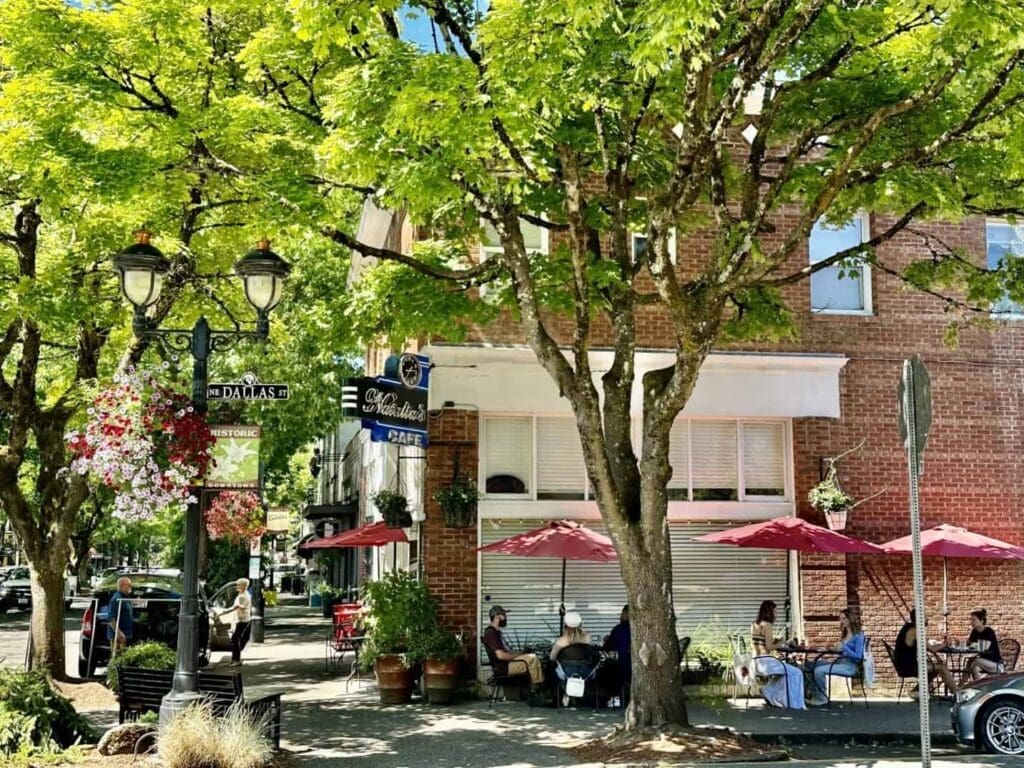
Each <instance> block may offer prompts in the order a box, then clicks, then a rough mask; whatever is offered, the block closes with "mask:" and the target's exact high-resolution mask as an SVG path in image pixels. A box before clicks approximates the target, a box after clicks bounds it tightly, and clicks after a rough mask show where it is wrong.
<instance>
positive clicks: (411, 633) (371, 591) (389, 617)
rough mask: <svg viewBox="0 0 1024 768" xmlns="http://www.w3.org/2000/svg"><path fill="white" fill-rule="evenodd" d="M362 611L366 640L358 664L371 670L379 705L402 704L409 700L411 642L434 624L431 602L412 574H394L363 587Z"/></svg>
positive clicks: (400, 572)
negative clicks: (363, 611) (375, 682)
mask: <svg viewBox="0 0 1024 768" xmlns="http://www.w3.org/2000/svg"><path fill="white" fill-rule="evenodd" d="M363 608H364V610H365V611H366V618H365V621H364V624H365V627H366V640H365V641H364V643H363V649H362V651H361V652H360V654H359V663H360V665H361V666H362V667H363V668H364V669H372V670H373V671H374V674H375V675H376V677H377V691H378V693H379V694H380V700H381V703H382V704H404V703H406V702H408V701H409V699H410V698H411V697H412V687H413V672H412V666H413V664H414V663H415V662H416V658H415V656H416V654H415V653H412V654H410V653H409V651H410V650H411V646H412V644H413V639H414V638H420V637H424V636H426V635H429V634H430V633H431V632H433V631H434V628H435V627H436V625H437V621H436V615H437V608H436V605H435V602H434V599H433V598H432V597H431V595H430V592H428V591H427V587H426V585H425V584H423V583H422V582H420V581H417V580H416V578H415V577H414V576H413V575H412V574H410V573H407V572H406V571H393V572H391V573H389V574H387V575H385V576H384V578H383V579H381V580H379V581H371V582H370V583H369V584H367V585H366V588H365V593H364V596H363Z"/></svg>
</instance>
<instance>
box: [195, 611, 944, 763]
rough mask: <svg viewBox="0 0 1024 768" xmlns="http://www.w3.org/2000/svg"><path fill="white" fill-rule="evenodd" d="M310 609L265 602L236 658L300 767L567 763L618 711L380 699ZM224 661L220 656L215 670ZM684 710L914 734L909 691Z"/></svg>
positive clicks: (749, 730)
mask: <svg viewBox="0 0 1024 768" xmlns="http://www.w3.org/2000/svg"><path fill="white" fill-rule="evenodd" d="M315 610H316V609H310V608H306V607H305V606H299V605H294V604H292V605H285V606H279V607H278V608H273V609H269V610H268V619H269V623H268V626H267V631H266V642H265V643H263V644H252V645H250V646H249V647H248V648H247V649H246V652H245V654H244V658H245V665H244V666H243V667H242V673H243V675H244V679H245V686H246V692H247V695H248V696H253V697H255V696H259V695H262V694H264V693H269V692H280V693H282V694H284V697H283V700H284V722H283V745H284V746H285V748H287V749H289V750H292V751H294V752H295V753H296V754H295V760H296V761H297V762H298V763H299V764H301V765H306V764H309V765H314V764H315V765H317V766H327V767H330V766H334V765H337V766H341V765H345V766H362V767H365V768H435V767H437V768H457V767H459V766H484V765H486V766H495V767H496V768H497V767H501V766H515V767H516V768H527V767H528V766H532V767H537V768H549V767H550V768H553V767H554V766H564V765H571V764H572V753H571V752H569V751H568V750H569V749H570V748H571V747H572V746H574V745H577V744H581V743H583V742H586V741H590V740H592V739H594V738H597V737H600V736H603V735H606V734H607V733H608V732H609V731H611V729H612V728H613V727H614V726H616V725H617V724H619V723H620V722H621V719H622V713H621V711H620V710H608V709H603V710H599V711H597V712H594V711H593V709H591V708H586V707H583V708H579V709H569V710H558V711H556V710H553V709H547V708H539V707H538V708H533V709H530V708H528V707H527V706H526V705H525V704H522V703H518V702H503V703H499V704H496V705H495V706H494V707H493V708H491V709H489V708H488V706H487V702H486V701H465V702H461V703H459V704H455V705H452V706H448V707H431V706H429V705H426V704H424V703H419V702H414V703H413V704H411V705H406V706H390V707H386V706H382V705H381V704H380V703H379V701H378V698H377V692H376V689H375V687H374V686H373V683H372V681H370V680H369V679H367V678H363V679H362V680H361V681H353V682H352V683H351V684H348V685H346V683H345V676H346V675H347V673H348V665H347V663H346V665H345V666H344V668H343V671H342V672H341V673H334V674H328V673H327V672H326V671H325V668H324V650H325V649H324V640H325V638H326V635H327V632H328V629H329V621H328V620H327V619H324V618H322V617H321V616H320V615H319V613H314V611H315ZM226 661H227V659H226V657H225V659H224V660H221V659H217V661H216V663H215V665H214V666H215V668H218V669H223V667H222V665H223V664H224V663H226ZM223 671H227V670H226V669H224V670H223ZM690 716H691V721H692V722H693V724H694V725H697V726H700V725H708V726H719V727H720V726H723V725H724V726H727V727H729V728H732V729H734V730H735V731H736V732H738V733H742V734H745V735H749V736H750V737H752V738H754V739H755V740H757V741H759V742H762V743H766V744H777V745H781V746H783V747H785V746H790V745H808V744H821V745H826V744H832V745H837V746H840V747H841V746H843V745H871V744H878V743H903V744H916V743H918V720H917V718H918V708H917V706H916V704H915V703H913V702H909V701H903V702H901V703H899V704H896V703H895V702H894V701H885V700H872V701H871V702H870V705H869V706H868V707H865V706H864V703H863V701H854V702H853V703H852V704H851V703H849V702H848V701H837V702H836V703H835V704H834V705H833V707H832V708H829V709H811V710H807V711H797V710H776V709H770V708H766V707H764V706H762V704H761V703H760V702H759V701H754V700H751V701H750V703H749V705H748V704H746V703H745V702H744V701H743V700H740V701H739V702H736V703H733V702H731V701H728V700H726V701H721V702H715V703H714V706H709V705H708V703H705V702H697V701H695V702H692V703H691V704H690ZM931 730H932V738H933V742H934V743H935V744H936V745H951V744H952V733H951V731H950V726H949V705H948V703H946V704H943V703H938V704H934V705H933V707H932V713H931ZM802 751H803V752H807V751H808V750H807V749H804V750H802ZM811 751H813V750H811Z"/></svg>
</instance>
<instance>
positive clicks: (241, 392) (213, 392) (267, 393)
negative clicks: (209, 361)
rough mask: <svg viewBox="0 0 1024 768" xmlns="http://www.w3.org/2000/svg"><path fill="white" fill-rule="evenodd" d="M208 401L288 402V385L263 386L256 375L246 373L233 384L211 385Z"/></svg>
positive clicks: (208, 388) (207, 392)
mask: <svg viewBox="0 0 1024 768" xmlns="http://www.w3.org/2000/svg"><path fill="white" fill-rule="evenodd" d="M206 399H207V400H287V399H288V385H287V384H261V383H260V380H259V379H258V378H256V374H255V373H246V374H244V375H243V376H242V378H241V379H239V380H238V381H237V382H234V383H232V384H210V385H209V386H207V388H206Z"/></svg>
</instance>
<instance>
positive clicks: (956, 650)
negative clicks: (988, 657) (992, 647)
mask: <svg viewBox="0 0 1024 768" xmlns="http://www.w3.org/2000/svg"><path fill="white" fill-rule="evenodd" d="M938 653H941V654H943V655H944V656H945V657H946V666H947V667H949V671H950V673H951V674H952V675H953V677H954V679H956V678H958V677H962V676H963V674H964V673H965V672H966V671H967V670H968V669H969V668H970V666H971V662H972V661H973V660H974V657H975V656H977V655H978V649H977V648H966V647H964V646H959V645H947V646H946V647H945V648H942V649H941V650H939V651H938Z"/></svg>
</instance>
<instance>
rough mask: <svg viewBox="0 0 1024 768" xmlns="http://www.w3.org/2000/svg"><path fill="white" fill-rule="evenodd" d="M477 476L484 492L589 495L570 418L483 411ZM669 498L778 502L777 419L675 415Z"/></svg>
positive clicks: (784, 439)
mask: <svg viewBox="0 0 1024 768" xmlns="http://www.w3.org/2000/svg"><path fill="white" fill-rule="evenodd" d="M482 424H483V426H482V434H481V439H482V440H483V449H482V451H481V456H482V458H483V462H482V468H481V477H482V483H483V488H484V492H485V494H486V495H487V496H488V497H489V498H498V499H500V498H505V497H511V498H519V499H521V498H523V497H524V496H525V497H528V498H533V499H537V500H539V501H575V500H587V499H593V498H594V490H593V487H592V486H591V484H590V483H589V482H588V478H587V470H586V465H585V463H584V461H583V448H582V446H581V445H580V437H579V433H578V431H577V428H576V421H575V419H573V418H571V417H563V416H485V417H484V418H483V420H482ZM669 464H670V465H671V466H672V477H671V478H670V479H669V481H668V487H667V494H668V498H669V500H670V501H695V502H702V501H705V502H723V501H724V502H736V501H739V502H744V501H783V500H787V499H789V498H790V497H791V494H790V490H789V484H788V482H787V478H788V472H789V438H788V432H787V429H786V422H785V421H783V420H781V419H775V420H768V419H758V420H753V419H677V420H676V422H675V423H674V424H673V425H672V433H671V436H670V438H669Z"/></svg>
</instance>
